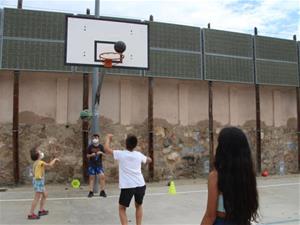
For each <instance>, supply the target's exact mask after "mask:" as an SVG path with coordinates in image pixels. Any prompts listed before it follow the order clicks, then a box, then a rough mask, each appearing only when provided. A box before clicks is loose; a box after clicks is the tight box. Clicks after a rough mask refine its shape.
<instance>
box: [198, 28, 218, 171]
mask: <svg viewBox="0 0 300 225" xmlns="http://www.w3.org/2000/svg"><path fill="white" fill-rule="evenodd" d="M207 28H208V29H210V23H208V24H207ZM201 37H202V42H201V43H202V62H203V63H202V65H203V66H202V67H203V69H202V74H203V77H204V76H205V46H204V45H205V41H204V33H203V31H202V32H201ZM212 86H213V82H212V81H208V140H209V171H212V170H213V168H214V158H215V156H214V155H215V154H214V117H213V91H212ZM204 169H205V168H204Z"/></svg>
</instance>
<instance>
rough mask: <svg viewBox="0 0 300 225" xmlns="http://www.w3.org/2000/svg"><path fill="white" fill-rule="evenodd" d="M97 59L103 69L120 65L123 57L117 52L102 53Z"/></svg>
mask: <svg viewBox="0 0 300 225" xmlns="http://www.w3.org/2000/svg"><path fill="white" fill-rule="evenodd" d="M99 58H100V62H103V66H104V67H106V68H111V67H112V66H113V65H115V64H118V63H122V62H123V59H124V55H123V54H122V53H117V52H103V53H101V54H100V55H99Z"/></svg>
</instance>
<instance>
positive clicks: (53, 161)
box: [45, 158, 59, 167]
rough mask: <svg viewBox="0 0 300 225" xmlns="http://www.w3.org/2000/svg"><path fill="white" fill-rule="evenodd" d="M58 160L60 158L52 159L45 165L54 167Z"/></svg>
mask: <svg viewBox="0 0 300 225" xmlns="http://www.w3.org/2000/svg"><path fill="white" fill-rule="evenodd" d="M58 161H59V159H58V158H55V159H53V160H51V162H49V163H46V162H45V167H52V166H53V165H54V164H55V163H56V162H58Z"/></svg>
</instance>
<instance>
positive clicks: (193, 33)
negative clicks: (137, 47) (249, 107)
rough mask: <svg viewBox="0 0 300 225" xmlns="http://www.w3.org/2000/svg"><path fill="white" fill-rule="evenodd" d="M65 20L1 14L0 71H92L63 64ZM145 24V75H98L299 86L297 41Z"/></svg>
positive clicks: (52, 14) (137, 72) (17, 11)
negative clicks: (147, 43) (147, 51)
mask: <svg viewBox="0 0 300 225" xmlns="http://www.w3.org/2000/svg"><path fill="white" fill-rule="evenodd" d="M65 16H66V14H64V13H56V12H44V11H32V10H23V9H22V10H20V9H8V8H5V9H3V10H1V11H0V18H1V21H0V69H8V70H30V71H49V72H50V71H51V72H92V68H91V67H75V66H74V67H71V66H66V65H64V54H65V53H64V38H65ZM112 19H113V18H112ZM118 20H120V18H118ZM126 21H128V19H126ZM148 23H149V41H150V67H149V70H146V71H144V70H132V69H119V68H113V69H104V68H101V70H100V71H102V72H105V73H106V74H116V75H130V76H147V77H167V78H179V79H193V80H195V79H196V80H211V81H225V82H237V83H250V84H254V83H258V84H267V85H281V86H299V71H298V64H299V63H300V62H299V59H298V56H297V51H299V50H300V46H299V42H298V43H297V42H296V41H295V40H285V39H279V38H271V37H263V36H256V35H249V34H242V33H235V32H227V31H221V30H213V29H200V28H199V27H192V26H183V25H176V24H168V23H158V22H150V21H149V22H148ZM254 68H256V71H254ZM255 72H256V76H255V75H254V74H255Z"/></svg>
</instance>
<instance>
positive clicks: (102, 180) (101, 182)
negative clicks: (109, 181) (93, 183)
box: [99, 173, 105, 191]
mask: <svg viewBox="0 0 300 225" xmlns="http://www.w3.org/2000/svg"><path fill="white" fill-rule="evenodd" d="M99 185H100V188H101V191H104V190H105V175H104V173H100V174H99Z"/></svg>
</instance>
